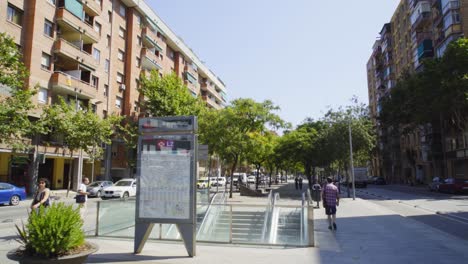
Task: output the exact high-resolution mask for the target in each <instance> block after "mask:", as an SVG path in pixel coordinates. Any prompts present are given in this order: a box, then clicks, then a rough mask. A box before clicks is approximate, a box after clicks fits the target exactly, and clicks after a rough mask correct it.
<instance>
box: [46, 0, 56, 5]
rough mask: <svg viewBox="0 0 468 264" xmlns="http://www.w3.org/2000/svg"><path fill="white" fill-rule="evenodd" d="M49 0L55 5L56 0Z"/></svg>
mask: <svg viewBox="0 0 468 264" xmlns="http://www.w3.org/2000/svg"><path fill="white" fill-rule="evenodd" d="M47 2H49V3H51V4H53V5H55V0H47Z"/></svg>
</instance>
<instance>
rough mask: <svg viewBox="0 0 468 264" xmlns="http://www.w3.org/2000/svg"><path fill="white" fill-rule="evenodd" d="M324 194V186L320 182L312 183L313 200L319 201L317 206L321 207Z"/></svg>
mask: <svg viewBox="0 0 468 264" xmlns="http://www.w3.org/2000/svg"><path fill="white" fill-rule="evenodd" d="M321 194H322V187H321V186H320V184H317V183H316V184H314V185H312V200H314V201H315V202H317V208H320V201H321V200H322V197H321Z"/></svg>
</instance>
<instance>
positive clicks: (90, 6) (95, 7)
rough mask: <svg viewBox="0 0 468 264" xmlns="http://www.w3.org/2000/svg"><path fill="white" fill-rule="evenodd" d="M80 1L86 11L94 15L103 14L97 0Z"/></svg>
mask: <svg viewBox="0 0 468 264" xmlns="http://www.w3.org/2000/svg"><path fill="white" fill-rule="evenodd" d="M80 2H82V3H83V8H84V10H85V11H86V13H88V14H90V15H93V16H100V15H101V6H99V4H98V3H97V2H96V1H95V0H81V1H80Z"/></svg>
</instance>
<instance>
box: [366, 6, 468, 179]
mask: <svg viewBox="0 0 468 264" xmlns="http://www.w3.org/2000/svg"><path fill="white" fill-rule="evenodd" d="M467 30H468V0H401V1H400V3H399V5H398V7H397V9H396V10H395V12H394V14H393V16H392V18H391V21H390V23H388V24H385V25H384V27H383V28H382V30H381V32H380V36H379V40H378V41H377V42H376V44H375V45H374V47H373V51H372V55H371V56H370V59H369V61H368V63H367V73H368V74H367V76H368V78H367V79H368V90H369V107H370V113H371V117H372V119H373V122H374V124H375V128H376V131H377V134H378V140H379V142H378V144H377V149H376V151H375V153H374V159H373V162H372V164H373V171H374V174H375V175H378V176H383V177H385V178H386V179H387V181H388V182H393V183H410V184H413V183H427V182H429V181H431V179H432V178H433V177H436V176H437V177H454V178H468V158H467V157H468V156H467V155H465V149H466V148H467V147H468V138H467V139H465V136H464V135H465V134H466V133H464V132H460V131H458V132H456V131H454V130H453V129H451V128H450V127H449V126H448V125H447V124H445V123H444V122H441V124H437V122H435V123H432V124H426V125H423V126H420V127H418V128H417V129H415V130H413V131H410V132H404V133H403V132H402V130H401V128H394V129H393V130H390V131H389V130H388V129H387V130H384V129H383V128H382V126H381V125H380V124H379V120H378V116H379V112H380V110H381V105H380V100H381V99H382V98H384V97H385V96H388V94H389V91H390V90H391V89H392V87H394V86H395V84H396V83H397V80H398V79H399V78H401V77H402V76H403V75H404V74H414V73H416V72H419V71H421V70H423V67H424V65H423V63H422V62H423V60H425V59H430V58H434V57H442V56H443V54H444V52H445V50H446V49H447V46H448V44H450V43H451V42H452V41H454V40H456V39H458V38H460V37H466V36H467V34H468V31H467ZM439 125H440V126H441V127H442V128H441V127H438V126H439ZM441 131H442V132H441ZM467 154H468V153H467Z"/></svg>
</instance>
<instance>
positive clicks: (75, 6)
mask: <svg viewBox="0 0 468 264" xmlns="http://www.w3.org/2000/svg"><path fill="white" fill-rule="evenodd" d="M0 32H5V33H7V34H8V35H10V36H11V37H13V38H14V40H15V42H16V44H17V45H18V47H19V48H20V50H21V51H22V53H23V60H24V64H25V65H26V67H27V69H28V70H29V72H30V76H29V79H28V80H27V85H28V86H29V87H33V86H36V85H37V86H38V87H39V91H38V94H37V96H36V97H35V98H34V99H33V101H34V103H35V104H36V105H38V106H39V107H38V112H37V113H34V114H32V115H33V116H36V117H38V116H39V115H40V111H41V110H40V109H41V107H42V106H45V105H50V104H53V103H55V102H57V101H58V98H59V97H61V98H64V99H65V100H66V101H71V100H74V101H77V102H78V103H77V107H82V106H87V105H88V104H90V105H91V107H92V109H93V111H95V113H97V114H98V115H99V116H101V117H103V118H104V117H106V116H107V115H109V114H119V115H124V116H129V117H138V116H140V114H141V111H142V110H141V109H140V107H139V105H140V102H141V101H142V100H144V97H143V96H141V95H140V94H139V92H138V87H139V78H140V74H148V73H149V71H151V70H157V71H158V73H159V74H160V76H162V75H165V74H169V73H175V74H176V75H177V76H178V77H180V78H181V79H182V80H183V81H184V83H185V84H186V86H187V87H188V89H189V91H190V92H191V93H192V95H193V96H201V97H202V98H203V100H204V101H205V102H206V104H207V106H208V107H211V108H215V109H220V108H222V107H224V105H225V104H226V100H227V99H226V87H225V84H224V83H223V82H222V81H221V79H220V78H218V77H217V76H216V75H215V74H214V73H213V72H212V71H211V70H210V69H208V68H207V67H206V66H205V65H204V64H203V63H202V62H201V61H200V59H198V57H197V56H196V54H195V53H194V52H193V51H192V50H191V49H190V48H189V47H188V46H187V45H186V44H185V43H184V42H183V41H182V40H181V39H179V38H178V37H177V36H176V34H175V33H174V32H173V31H172V30H171V29H170V28H169V27H168V26H167V25H166V24H165V23H164V22H163V21H162V20H161V19H160V18H159V17H158V16H157V15H156V13H155V12H154V11H153V10H152V9H151V8H150V7H149V5H148V4H146V3H145V2H144V1H142V0H86V1H85V0H27V1H25V0H5V1H1V2H0ZM61 143H63V142H61V141H60V138H54V136H53V135H52V136H50V137H48V138H45V139H41V143H40V146H39V148H38V153H40V154H41V157H43V160H42V162H41V164H40V166H39V177H47V178H49V180H50V181H51V185H52V188H54V189H55V188H56V189H58V188H64V187H65V186H64V184H65V183H66V182H68V179H67V175H68V173H67V172H68V168H69V166H70V165H71V164H72V163H74V166H73V167H74V168H75V170H74V172H73V175H74V176H73V184H74V186H77V183H78V182H79V180H80V178H81V175H84V176H88V177H90V178H91V177H93V178H94V179H96V178H99V177H104V176H107V178H109V177H110V176H112V177H115V178H121V177H127V176H130V175H131V174H132V172H131V169H129V167H130V166H129V164H128V159H127V155H126V154H127V153H126V151H127V150H126V148H125V146H124V144H123V143H121V142H118V141H115V142H113V144H112V146H111V147H110V148H109V151H107V158H108V159H107V160H108V161H107V162H104V161H102V162H96V163H95V164H94V166H93V165H92V164H91V163H88V162H87V161H86V160H87V158H88V155H87V154H86V153H84V154H83V153H82V154H81V155H78V153H74V155H73V157H72V158H70V157H69V156H70V153H68V152H67V150H66V149H64V148H62V145H61ZM106 163H107V164H106ZM27 173H28V169H27V159H26V158H25V157H21V156H15V155H12V154H11V150H10V149H8V147H6V146H0V181H10V182H13V183H16V184H18V185H27V184H28V183H27V182H25V179H27V178H28V177H27Z"/></svg>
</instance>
